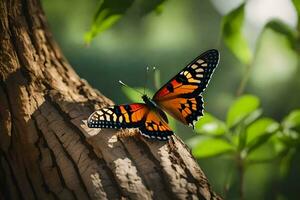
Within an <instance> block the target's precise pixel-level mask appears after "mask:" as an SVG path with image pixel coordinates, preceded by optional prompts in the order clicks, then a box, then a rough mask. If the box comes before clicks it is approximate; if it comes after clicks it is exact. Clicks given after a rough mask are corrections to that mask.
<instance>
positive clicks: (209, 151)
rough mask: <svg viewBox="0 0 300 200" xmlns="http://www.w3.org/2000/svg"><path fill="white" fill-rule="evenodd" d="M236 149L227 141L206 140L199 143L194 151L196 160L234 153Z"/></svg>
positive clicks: (202, 139) (203, 139)
mask: <svg viewBox="0 0 300 200" xmlns="http://www.w3.org/2000/svg"><path fill="white" fill-rule="evenodd" d="M233 151H234V147H233V146H232V145H231V144H230V143H228V142H227V141H225V140H223V139H219V138H204V137H202V138H201V140H199V141H198V144H197V145H195V147H194V148H193V149H192V152H193V155H194V156H195V157H196V158H204V157H211V156H218V155H221V154H225V153H229V152H233Z"/></svg>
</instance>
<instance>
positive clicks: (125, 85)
mask: <svg viewBox="0 0 300 200" xmlns="http://www.w3.org/2000/svg"><path fill="white" fill-rule="evenodd" d="M119 83H120V84H121V85H122V86H124V87H128V88H130V89H132V90H134V91H136V92H137V93H139V94H141V95H144V94H143V93H141V92H140V91H138V90H137V89H135V88H133V87H130V86H129V85H127V84H125V83H124V82H123V81H121V80H119Z"/></svg>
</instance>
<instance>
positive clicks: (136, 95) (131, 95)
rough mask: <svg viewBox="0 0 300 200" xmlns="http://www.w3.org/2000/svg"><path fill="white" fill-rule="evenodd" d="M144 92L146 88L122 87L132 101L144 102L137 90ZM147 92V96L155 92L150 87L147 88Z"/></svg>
mask: <svg viewBox="0 0 300 200" xmlns="http://www.w3.org/2000/svg"><path fill="white" fill-rule="evenodd" d="M135 90H137V91H140V92H143V91H144V88H134V89H133V88H130V87H122V91H123V92H124V94H125V95H126V97H127V98H128V99H129V100H130V101H132V102H142V98H141V96H142V95H141V94H139V93H138V92H137V91H135ZM145 93H146V95H147V96H149V97H152V96H153V92H152V91H151V90H149V89H145Z"/></svg>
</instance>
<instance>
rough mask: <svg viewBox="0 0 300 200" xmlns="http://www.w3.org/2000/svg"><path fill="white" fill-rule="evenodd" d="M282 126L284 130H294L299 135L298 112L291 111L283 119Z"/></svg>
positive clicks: (299, 112) (299, 113) (299, 121)
mask: <svg viewBox="0 0 300 200" xmlns="http://www.w3.org/2000/svg"><path fill="white" fill-rule="evenodd" d="M282 125H283V127H284V128H285V129H294V130H296V131H298V132H299V134H300V110H294V111H292V112H291V113H290V114H289V115H288V116H287V117H285V118H284V120H283V122H282Z"/></svg>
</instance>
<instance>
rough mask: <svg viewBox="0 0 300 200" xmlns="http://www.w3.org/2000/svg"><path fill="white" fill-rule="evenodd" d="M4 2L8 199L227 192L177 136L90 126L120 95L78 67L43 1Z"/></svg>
mask: <svg viewBox="0 0 300 200" xmlns="http://www.w3.org/2000/svg"><path fill="white" fill-rule="evenodd" d="M0 7H1V12H0V22H1V23H0V28H1V41H0V42H1V43H0V45H1V46H0V47H1V49H0V51H1V54H0V55H1V56H0V59H1V60H0V199H80V200H81V199H221V198H220V197H218V196H217V195H216V194H215V193H214V192H213V191H212V190H211V187H210V185H209V183H208V181H207V179H206V177H205V175H204V174H203V172H202V171H201V169H200V168H199V166H198V165H197V162H196V161H195V159H194V158H193V157H192V155H191V153H190V151H189V150H188V148H187V147H186V146H185V145H184V143H182V141H181V140H180V139H178V138H177V137H173V140H174V147H173V148H171V147H170V144H168V143H165V142H158V141H149V140H146V139H144V138H142V137H130V138H121V139H120V138H117V137H116V133H117V131H116V130H109V129H103V130H100V129H89V128H88V127H87V126H86V124H85V120H86V119H87V117H88V116H89V114H90V113H91V112H92V111H94V110H95V109H99V108H101V107H103V106H106V105H109V104H112V102H111V101H110V100H109V99H107V98H106V97H104V96H103V95H102V94H101V93H100V92H98V91H96V90H95V89H92V88H91V87H90V86H89V84H88V83H87V82H86V81H85V80H83V79H81V78H80V77H78V75H77V74H76V73H75V72H74V71H73V69H72V68H71V66H70V65H69V63H68V62H67V61H66V59H65V58H64V57H63V55H62V53H61V51H60V49H59V48H58V46H57V44H56V43H55V42H54V40H53V38H52V35H51V33H50V32H49V29H48V27H47V23H46V18H45V15H44V13H43V11H42V8H41V5H40V2H39V1H38V0H1V1H0ZM103 76H104V75H103ZM100 78H101V77H100ZM130 131H135V130H130Z"/></svg>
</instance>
